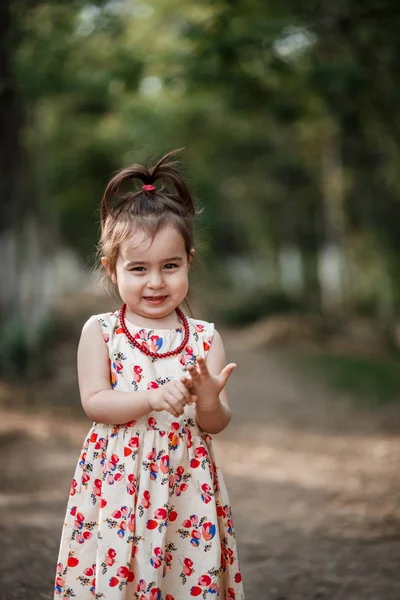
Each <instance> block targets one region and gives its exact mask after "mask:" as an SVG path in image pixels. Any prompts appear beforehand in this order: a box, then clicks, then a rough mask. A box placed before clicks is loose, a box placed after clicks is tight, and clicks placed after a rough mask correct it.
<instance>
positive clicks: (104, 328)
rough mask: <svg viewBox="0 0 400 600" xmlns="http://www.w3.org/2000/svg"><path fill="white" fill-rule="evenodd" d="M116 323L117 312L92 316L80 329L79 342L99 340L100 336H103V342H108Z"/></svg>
mask: <svg viewBox="0 0 400 600" xmlns="http://www.w3.org/2000/svg"><path fill="white" fill-rule="evenodd" d="M117 322H118V312H108V313H101V314H98V315H92V316H91V317H89V318H88V320H87V321H86V322H85V323H84V325H83V327H82V333H81V340H82V339H93V338H99V337H100V336H103V338H104V340H105V341H106V342H108V340H109V337H110V335H111V334H112V332H113V330H114V327H115V324H116V323H117Z"/></svg>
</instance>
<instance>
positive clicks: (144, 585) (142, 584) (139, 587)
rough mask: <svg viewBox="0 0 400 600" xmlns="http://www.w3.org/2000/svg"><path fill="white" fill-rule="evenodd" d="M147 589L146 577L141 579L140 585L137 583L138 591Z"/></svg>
mask: <svg viewBox="0 0 400 600" xmlns="http://www.w3.org/2000/svg"><path fill="white" fill-rule="evenodd" d="M145 589H146V582H145V580H144V579H140V581H139V583H138V585H137V589H136V591H137V592H144V591H145Z"/></svg>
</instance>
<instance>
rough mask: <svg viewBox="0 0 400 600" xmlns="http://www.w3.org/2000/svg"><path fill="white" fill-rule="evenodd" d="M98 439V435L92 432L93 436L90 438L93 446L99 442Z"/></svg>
mask: <svg viewBox="0 0 400 600" xmlns="http://www.w3.org/2000/svg"><path fill="white" fill-rule="evenodd" d="M97 437H98V433H95V432H94V431H93V432H92V435H91V436H90V441H91V443H92V444H94V442H95V441H96V440H97Z"/></svg>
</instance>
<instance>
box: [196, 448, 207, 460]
mask: <svg viewBox="0 0 400 600" xmlns="http://www.w3.org/2000/svg"><path fill="white" fill-rule="evenodd" d="M194 455H195V457H196V458H204V457H205V456H207V450H206V449H205V448H204V446H198V447H197V448H196V450H195V451H194Z"/></svg>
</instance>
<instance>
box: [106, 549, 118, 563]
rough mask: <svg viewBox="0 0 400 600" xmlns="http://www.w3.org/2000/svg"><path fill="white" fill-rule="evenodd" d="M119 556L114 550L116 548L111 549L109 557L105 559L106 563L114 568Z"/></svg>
mask: <svg viewBox="0 0 400 600" xmlns="http://www.w3.org/2000/svg"><path fill="white" fill-rule="evenodd" d="M116 556H117V553H116V551H115V550H114V548H109V550H108V553H107V556H106V557H105V559H104V561H105V563H106V564H107V565H108V566H109V567H112V566H113V564H114V563H115V557H116Z"/></svg>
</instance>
